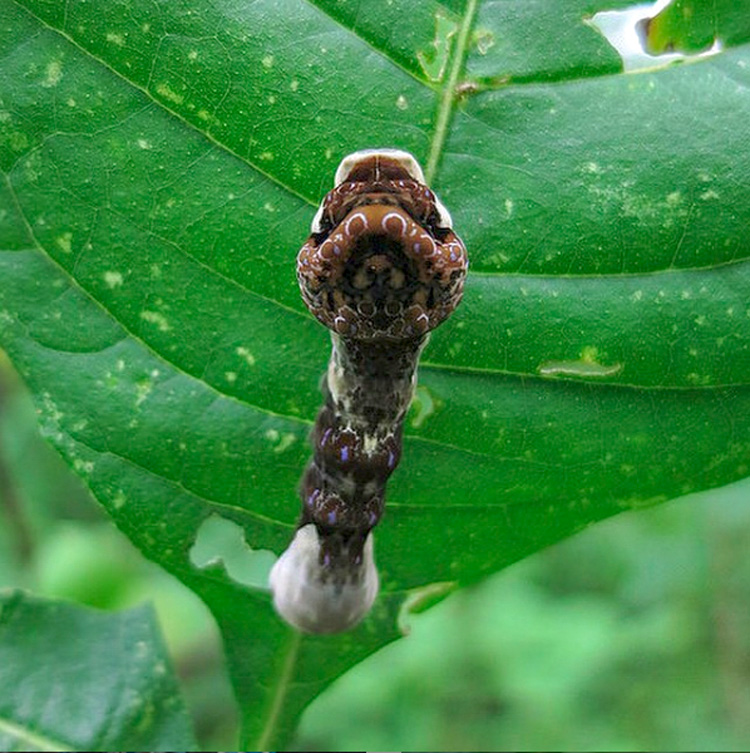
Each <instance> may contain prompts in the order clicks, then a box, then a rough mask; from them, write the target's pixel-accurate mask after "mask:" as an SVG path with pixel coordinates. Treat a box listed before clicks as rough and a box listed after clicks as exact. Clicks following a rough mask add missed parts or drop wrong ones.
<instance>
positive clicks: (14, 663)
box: [0, 590, 196, 751]
mask: <svg viewBox="0 0 750 753" xmlns="http://www.w3.org/2000/svg"><path fill="white" fill-rule="evenodd" d="M195 748H196V744H195V740H194V737H193V732H192V729H191V725H190V720H189V718H188V715H187V712H186V710H185V706H184V704H183V701H182V698H181V697H180V694H179V688H178V686H177V681H176V679H175V676H174V673H173V670H172V667H171V666H170V662H169V657H168V655H167V650H166V647H165V646H164V642H163V640H162V638H161V634H160V632H159V627H158V624H157V622H156V617H155V615H154V612H153V610H152V609H151V607H146V606H144V607H138V608H136V609H131V610H128V611H126V612H119V613H116V614H113V613H105V612H99V611H96V610H93V609H89V608H84V607H80V606H77V605H74V604H69V603H66V602H62V601H52V600H47V599H39V598H35V597H33V596H30V595H28V594H26V593H22V592H20V591H8V590H4V591H2V592H0V750H5V751H16V750H58V751H60V750H190V749H192V750H194V749H195Z"/></svg>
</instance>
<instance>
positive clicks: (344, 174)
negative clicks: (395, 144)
mask: <svg viewBox="0 0 750 753" xmlns="http://www.w3.org/2000/svg"><path fill="white" fill-rule="evenodd" d="M372 157H385V158H386V159H389V160H391V161H393V162H395V163H397V164H398V165H400V166H401V167H403V168H404V170H406V172H407V173H409V175H410V176H411V177H412V178H414V180H416V181H417V182H418V183H425V179H424V173H423V172H422V168H421V167H420V166H419V162H417V160H415V159H414V157H413V156H412V155H411V154H409V152H404V151H402V150H401V149H360V150H359V151H358V152H352V154H349V155H347V156H346V157H344V159H342V160H341V164H340V165H339V166H338V169H337V170H336V178H335V179H334V184H335V185H337V186H338V185H340V184H341V183H343V182H344V181H345V180H346V179H347V178H348V177H349V173H351V171H352V170H353V169H354V168H355V167H356V166H357V164H358V163H360V162H362V160H365V159H371V158H372Z"/></svg>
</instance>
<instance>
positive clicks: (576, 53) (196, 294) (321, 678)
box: [0, 0, 750, 749]
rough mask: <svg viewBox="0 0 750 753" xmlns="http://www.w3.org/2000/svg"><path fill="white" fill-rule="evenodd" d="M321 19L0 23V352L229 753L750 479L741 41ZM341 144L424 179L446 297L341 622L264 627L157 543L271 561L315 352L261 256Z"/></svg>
mask: <svg viewBox="0 0 750 753" xmlns="http://www.w3.org/2000/svg"><path fill="white" fill-rule="evenodd" d="M355 5H356V4H354V5H353V4H350V3H348V2H342V3H329V2H327V1H326V2H323V0H321V1H320V2H319V3H302V2H299V0H284V2H281V3H279V2H273V3H272V2H270V0H259V1H258V2H254V3H246V2H242V1H241V0H220V1H219V2H215V1H214V2H203V1H201V2H194V3H189V4H188V3H185V4H183V3H175V2H166V1H164V2H157V3H154V2H151V1H150V0H149V1H147V0H128V1H127V2H124V0H123V2H112V3H108V4H107V6H106V8H94V7H92V4H90V3H87V2H84V1H83V0H71V1H70V2H68V3H65V4H60V3H58V2H57V1H56V0H24V1H23V2H19V3H15V2H10V1H9V0H6V1H5V2H4V3H0V30H1V33H2V37H1V38H0V46H2V52H1V53H0V54H2V56H3V58H2V59H3V67H2V73H0V98H1V100H2V102H1V104H0V110H1V111H2V112H0V168H1V169H2V171H3V173H4V183H3V184H2V185H0V192H2V194H1V195H2V199H1V200H2V209H3V211H2V212H0V238H2V249H3V251H2V253H0V281H2V284H1V285H0V346H2V347H3V348H5V349H6V350H7V351H8V353H9V354H10V356H11V357H12V359H13V361H14V363H15V365H16V367H17V368H18V370H19V372H20V373H21V374H22V375H23V377H24V379H25V380H26V382H27V383H28V384H29V386H30V387H31V389H32V391H33V393H34V395H35V399H36V403H37V406H38V409H39V411H40V421H41V425H42V430H43V432H44V434H45V435H46V436H47V437H48V438H49V439H50V441H51V442H52V443H53V444H54V445H55V446H56V447H57V448H58V449H59V450H60V452H61V453H62V454H63V456H64V457H65V458H66V459H67V461H68V462H69V463H70V465H71V466H72V467H73V469H74V470H75V471H76V472H77V473H79V474H80V475H81V476H82V477H83V478H84V479H85V480H86V482H87V483H88V485H89V486H90V488H91V489H92V491H93V492H94V494H95V495H96V497H97V498H98V499H99V500H100V501H101V503H102V504H103V505H104V506H105V508H106V509H107V510H108V511H109V513H110V515H111V516H112V518H113V519H114V520H115V522H116V523H117V525H118V526H119V527H120V528H121V529H122V530H123V531H124V532H125V533H126V534H127V535H128V536H129V537H130V538H131V539H132V541H133V542H134V543H135V544H136V545H137V546H138V547H139V548H140V549H141V551H142V552H143V553H144V554H145V555H146V556H147V557H149V558H150V559H152V560H154V561H156V562H158V563H160V564H161V565H162V566H163V567H165V568H166V569H167V570H169V571H170V572H171V573H173V574H175V575H176V576H177V577H179V578H180V579H181V580H182V581H183V582H184V583H185V584H187V585H188V586H189V587H190V588H192V589H193V590H195V591H196V592H197V593H198V594H199V595H200V596H201V597H202V598H203V599H204V600H205V601H206V603H207V604H208V605H209V606H210V608H211V609H212V611H213V613H214V615H215V616H216V619H217V621H218V623H219V625H220V627H221V630H222V632H223V635H224V639H225V645H226V651H227V656H228V661H229V666H230V671H231V673H232V677H233V681H234V685H235V689H236V692H237V694H238V697H239V700H240V703H241V706H242V709H243V715H244V722H245V731H244V740H243V744H242V747H246V748H253V749H267V748H270V747H277V748H278V747H280V746H282V745H283V742H284V740H285V739H287V737H288V735H289V733H290V731H291V730H292V729H293V726H294V723H295V720H296V719H297V718H298V717H299V715H300V713H301V711H302V709H303V708H304V706H305V705H306V704H307V703H308V702H309V701H310V699H311V698H313V697H314V696H315V695H316V694H317V693H319V692H320V691H321V690H322V689H323V688H325V687H326V686H327V685H328V684H329V683H330V682H332V681H333V680H334V679H335V678H336V677H337V676H338V675H339V674H341V673H342V672H343V671H345V670H346V669H347V668H348V667H350V666H352V664H354V663H355V662H357V661H359V660H360V659H361V658H363V657H365V656H367V655H368V654H369V653H372V652H373V651H374V650H376V649H377V648H378V647H379V646H382V645H384V644H385V643H386V642H388V641H390V640H393V639H394V638H396V637H397V636H398V635H399V628H398V625H399V623H400V624H402V625H403V622H404V619H405V618H407V617H408V614H407V613H408V610H409V609H410V608H412V607H416V608H419V607H420V605H423V604H425V603H427V602H428V601H431V600H434V599H435V598H439V597H440V596H443V595H445V594H446V593H447V592H449V591H450V590H451V589H452V588H454V587H455V586H456V585H461V584H468V583H471V582H475V581H477V580H479V579H480V578H481V577H483V576H484V575H485V574H487V573H490V572H494V571H496V570H498V569H500V568H502V567H504V566H506V565H508V564H510V563H512V562H514V561H516V560H518V559H519V558H521V557H524V556H526V555H528V554H530V553H532V552H534V551H537V550H538V549H540V548H542V547H544V546H546V545H547V544H550V543H552V542H554V541H557V540H559V539H561V538H563V537H565V536H569V535H570V534H572V533H573V532H575V531H577V530H580V529H581V528H583V527H585V526H587V525H589V524H591V523H592V522H594V521H596V520H599V519H602V518H605V517H607V516H610V515H613V514H616V513H618V512H620V511H623V510H627V509H631V508H638V507H641V506H644V505H649V504H654V503H656V502H659V501H663V500H666V499H669V498H672V497H676V496H679V495H682V494H686V493H689V492H691V491H696V490H700V489H706V488H710V487H713V486H718V485H722V484H725V483H728V482H730V481H733V480H735V479H738V478H741V477H743V476H746V475H748V470H749V468H750V440H749V439H748V437H750V389H749V388H748V377H747V374H748V373H750V310H749V308H748V301H750V261H748V245H747V239H746V234H747V227H748V224H749V223H750V179H749V178H750V161H749V160H748V157H747V155H748V154H750V149H749V148H748V147H749V146H750V145H749V144H748V141H749V140H750V133H749V132H748V129H747V126H746V124H747V122H749V121H750V103H749V102H748V99H747V97H746V96H745V92H746V89H747V87H748V86H750V46H747V45H745V46H739V47H737V48H736V49H734V50H731V51H727V52H725V53H723V54H721V55H718V56H715V57H713V58H711V59H705V60H702V61H700V62H697V63H695V64H692V65H682V66H677V67H673V68H665V69H663V70H659V71H649V72H644V73H640V74H638V75H627V76H626V75H621V74H617V72H618V71H619V70H620V69H621V66H620V63H619V61H618V60H617V59H616V57H615V54H614V52H613V51H612V50H611V49H610V48H609V47H608V45H607V44H606V43H605V42H604V41H603V40H602V38H601V37H599V36H598V34H597V32H595V31H594V30H593V29H592V28H591V27H590V26H588V25H587V23H586V20H587V19H588V18H589V17H590V16H591V15H593V13H595V12H596V10H600V9H604V8H609V7H611V6H612V3H609V2H601V3H594V2H589V3H583V2H581V3H574V2H571V3H568V4H566V8H565V11H564V13H561V15H560V18H559V23H558V22H557V21H556V16H555V11H554V9H555V8H556V7H557V4H554V3H550V2H546V3H545V2H539V3H534V4H529V3H521V2H519V3H512V4H508V3H503V4H497V3H491V2H488V3H477V2H474V0H471V1H470V2H468V3H466V4H465V5H464V4H463V3H461V2H458V1H454V2H450V3H445V4H441V5H437V4H432V3H415V2H405V1H402V2H396V3H393V4H388V3H382V4H380V3H373V4H372V7H374V8H376V10H372V8H371V6H370V4H367V10H362V12H361V13H360V12H359V8H360V5H356V9H355ZM506 6H508V7H506ZM511 6H512V7H513V8H515V9H517V13H516V14H511V13H510V11H509V10H508V8H509V7H511ZM361 7H362V8H364V6H361ZM24 8H26V9H28V10H25V9H24ZM506 11H507V12H506ZM502 13H505V14H506V15H504V16H503V15H497V14H502ZM500 18H502V19H505V20H507V23H506V22H505V20H504V21H503V23H500V21H499V20H497V19H500ZM397 21H400V22H397ZM492 24H495V26H492ZM488 33H489V36H488ZM505 34H508V35H510V36H509V37H508V39H517V40H519V41H517V42H514V43H513V44H510V45H508V44H505V42H504V41H503V40H504V39H505V37H504V36H503V35H505ZM523 34H525V35H526V37H525V38H527V41H523V40H524V39H525V38H524V37H523V36H522V35H523ZM518 35H521V36H518ZM561 35H562V36H561ZM490 37H491V38H490ZM560 39H567V40H568V41H569V44H568V43H566V44H565V45H563V44H562V43H561V41H560ZM490 41H492V42H493V44H490ZM532 42H533V43H532ZM561 50H564V51H562V52H561ZM604 74H612V75H604ZM550 79H554V81H555V82H554V83H548V80H550ZM508 82H511V84H512V85H508ZM513 82H520V83H515V84H513ZM523 82H526V83H523ZM454 87H458V91H459V93H460V96H459V97H454V96H453V95H454ZM372 146H397V147H400V148H403V149H408V150H410V151H412V152H413V153H414V154H415V155H416V156H417V158H418V159H419V160H420V161H422V163H423V164H425V165H426V166H427V169H428V173H429V174H430V175H431V176H432V178H433V179H434V184H435V187H436V189H437V191H438V192H439V194H440V195H441V198H443V199H444V201H445V203H446V205H447V206H448V207H449V208H450V210H451V212H452V214H453V216H454V220H455V224H456V228H457V230H458V232H459V233H460V234H461V235H462V237H463V238H464V240H465V241H466V245H467V247H468V249H469V253H470V256H471V263H472V272H471V274H470V277H469V280H468V283H467V286H466V294H465V300H464V303H463V304H462V306H461V307H460V309H459V311H458V312H457V313H456V315H455V316H454V317H453V318H452V319H451V320H450V321H449V322H448V323H447V324H446V325H445V326H443V327H441V328H440V329H439V330H438V331H437V332H435V334H434V337H433V340H432V342H431V344H430V346H429V347H428V349H427V350H426V352H425V356H424V363H423V367H422V369H421V372H420V386H419V389H418V393H417V401H416V403H415V406H414V409H413V411H412V413H411V415H410V416H409V419H408V421H407V426H406V441H405V450H404V459H403V461H402V465H401V467H400V468H399V470H398V472H397V473H396V474H395V476H394V479H393V481H392V484H391V486H390V488H389V497H388V511H387V514H386V517H385V520H384V522H383V523H382V525H381V526H380V527H379V529H378V532H377V537H376V539H377V543H376V553H377V558H378V563H379V567H380V570H381V580H382V594H381V597H380V598H379V600H378V602H377V603H376V606H375V609H374V610H373V614H372V615H371V616H370V618H368V619H367V620H366V621H365V622H364V623H363V624H362V625H361V626H360V627H358V628H357V629H356V630H355V631H353V632H352V633H350V634H347V635H343V636H338V637H328V638H320V637H299V636H296V635H295V634H293V633H292V632H291V631H290V630H288V629H287V628H286V627H285V626H284V625H282V624H281V623H280V622H279V620H278V619H277V618H276V617H275V615H274V613H273V611H272V608H271V605H270V598H269V595H268V593H267V592H266V591H265V590H263V589H262V588H257V587H256V588H254V587H252V586H248V585H244V584H242V583H239V582H236V581H234V580H233V579H232V578H231V577H230V576H229V575H228V574H227V572H226V570H225V569H224V568H223V567H222V566H220V565H214V566H211V565H208V566H204V567H200V566H199V565H196V564H194V563H193V561H192V560H191V556H190V553H191V550H192V548H193V546H194V545H195V542H196V538H197V537H198V536H199V534H200V532H201V530H202V528H203V525H204V523H206V522H207V521H214V522H215V521H216V518H217V516H218V517H219V518H224V519H226V520H227V521H230V522H232V523H234V524H236V525H239V526H241V527H242V528H243V529H244V532H245V536H246V540H247V542H248V544H249V547H250V548H251V549H252V552H250V553H249V555H248V556H252V555H253V553H256V554H257V553H259V552H267V551H268V550H270V551H272V552H274V553H279V552H280V551H282V549H283V548H284V547H285V546H286V544H287V543H288V541H289V538H290V536H291V533H292V531H293V528H294V523H295V519H296V516H297V512H298V504H299V503H298V500H297V498H296V491H295V490H296V487H297V484H298V481H299V478H300V475H301V472H302V469H303V468H304V465H305V463H306V461H307V459H308V457H309V452H310V451H309V447H308V445H307V442H306V436H307V433H308V431H309V429H310V426H311V423H312V421H313V420H314V417H315V414H316V411H317V408H318V406H319V405H320V402H321V398H320V395H319V392H318V384H319V379H320V375H321V373H322V372H323V370H324V368H325V364H326V361H327V356H328V350H329V347H330V346H329V343H328V337H327V334H326V332H325V331H324V330H323V329H322V328H321V327H320V326H319V325H317V324H316V323H315V322H314V321H313V320H312V319H311V317H310V316H309V315H308V314H307V313H306V311H305V310H304V307H303V305H302V302H301V300H300V297H299V293H298V290H297V285H296V281H295V274H294V257H295V254H296V251H297V249H298V248H299V246H300V245H301V243H302V242H303V240H304V238H305V237H306V234H307V232H308V227H309V221H310V218H311V217H312V214H313V212H314V206H315V204H316V202H317V201H318V200H319V199H320V197H321V196H322V195H323V194H324V193H325V192H326V191H327V190H328V189H329V188H330V187H331V181H332V175H333V170H334V168H335V165H336V164H337V162H338V160H339V159H340V158H341V157H342V156H344V155H345V154H347V153H348V152H350V151H353V150H354V149H357V148H362V147H372ZM259 556H260V555H259ZM263 556H264V557H266V558H267V554H264V555H263ZM211 559H212V558H211V557H210V556H206V553H205V552H203V553H202V555H201V558H199V561H202V562H206V561H211ZM399 617H400V618H401V620H400V621H399V619H398V618H399Z"/></svg>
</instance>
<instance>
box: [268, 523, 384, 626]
mask: <svg viewBox="0 0 750 753" xmlns="http://www.w3.org/2000/svg"><path fill="white" fill-rule="evenodd" d="M319 554H320V539H319V537H318V530H317V528H316V527H315V525H314V524H312V523H308V524H307V525H305V526H302V528H300V529H299V530H298V531H297V533H296V534H295V535H294V538H293V539H292V543H291V544H290V545H289V546H288V547H287V549H286V550H285V551H284V553H283V554H282V555H281V557H279V559H278V560H277V561H276V564H275V565H274V566H273V568H272V570H271V576H270V580H271V590H272V592H273V604H274V607H276V611H277V612H278V613H279V614H280V615H281V616H282V617H283V618H284V619H285V620H286V621H287V622H288V623H289V624H290V625H292V626H293V627H295V628H297V629H298V630H302V631H303V632H305V633H339V632H342V631H343V630H349V629H350V628H352V627H354V626H355V625H356V624H357V623H358V622H359V621H360V620H361V619H362V618H363V617H364V616H365V615H366V614H367V613H368V612H369V611H370V607H371V606H372V604H373V602H374V601H375V597H376V596H377V595H378V588H379V581H378V571H377V569H376V568H375V558H374V555H373V537H372V533H370V534H368V535H367V539H366V541H365V545H364V550H363V557H362V564H361V565H360V566H359V567H358V568H357V569H356V570H352V571H350V572H347V573H346V577H345V579H344V580H343V582H341V581H340V580H339V579H336V580H337V582H334V579H333V578H331V570H330V568H324V567H323V565H321V564H320V561H319Z"/></svg>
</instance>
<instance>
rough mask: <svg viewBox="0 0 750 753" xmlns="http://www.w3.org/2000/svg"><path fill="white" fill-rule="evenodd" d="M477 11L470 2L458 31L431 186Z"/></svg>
mask: <svg viewBox="0 0 750 753" xmlns="http://www.w3.org/2000/svg"><path fill="white" fill-rule="evenodd" d="M476 10H477V0H469V2H468V3H467V4H466V12H465V13H464V17H463V20H462V21H461V26H460V27H459V30H458V39H457V40H456V50H455V52H454V53H453V60H452V61H451V67H450V72H449V74H448V80H447V81H446V84H445V86H444V87H443V92H442V97H441V98H440V106H439V108H438V114H437V122H436V123H435V133H434V134H433V136H432V144H431V145H430V155H429V157H428V159H427V167H426V169H425V179H426V180H427V183H428V184H431V183H432V179H433V178H434V177H435V171H436V170H437V166H438V162H439V160H440V156H441V154H442V152H443V146H444V144H445V138H446V136H447V135H448V124H449V123H450V119H451V115H452V114H453V103H454V102H455V99H456V84H457V83H458V76H459V74H460V73H461V69H462V68H463V66H464V60H465V57H466V45H467V43H468V41H469V32H470V31H471V27H472V25H473V23H474V15H475V13H476Z"/></svg>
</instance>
